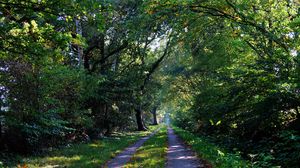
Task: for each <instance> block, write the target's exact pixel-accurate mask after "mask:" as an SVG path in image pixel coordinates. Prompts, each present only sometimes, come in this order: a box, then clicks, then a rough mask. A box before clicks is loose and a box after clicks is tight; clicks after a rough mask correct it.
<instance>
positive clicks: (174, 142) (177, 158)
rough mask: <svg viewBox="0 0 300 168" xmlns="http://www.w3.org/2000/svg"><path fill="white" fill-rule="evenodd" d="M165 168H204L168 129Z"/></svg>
mask: <svg viewBox="0 0 300 168" xmlns="http://www.w3.org/2000/svg"><path fill="white" fill-rule="evenodd" d="M167 158H168V162H167V168H185V167H186V168H205V166H204V164H203V163H201V162H200V160H199V159H198V158H197V156H196V155H195V154H194V152H193V151H191V150H190V149H189V148H188V147H187V146H186V145H185V144H184V143H183V142H182V141H181V140H180V139H179V137H178V136H177V135H176V134H174V131H173V129H172V128H170V127H169V128H168V153H167Z"/></svg>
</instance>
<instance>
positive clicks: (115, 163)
mask: <svg viewBox="0 0 300 168" xmlns="http://www.w3.org/2000/svg"><path fill="white" fill-rule="evenodd" d="M159 129H160V128H159ZM159 129H157V130H156V131H154V132H152V133H151V134H150V135H148V136H146V137H143V138H141V139H140V140H138V141H137V142H136V143H135V144H133V145H131V146H129V147H127V148H126V149H124V150H123V152H121V153H119V154H118V155H117V156H116V157H114V158H113V159H112V160H110V161H109V162H108V163H107V164H106V165H105V166H104V167H108V168H121V167H123V166H125V164H126V163H128V162H129V161H130V159H131V157H132V156H133V154H135V152H136V150H137V149H138V148H139V147H141V146H142V145H143V144H144V143H145V142H146V141H147V140H148V139H149V138H151V137H152V136H153V135H155V134H156V133H157V132H158V130H159Z"/></svg>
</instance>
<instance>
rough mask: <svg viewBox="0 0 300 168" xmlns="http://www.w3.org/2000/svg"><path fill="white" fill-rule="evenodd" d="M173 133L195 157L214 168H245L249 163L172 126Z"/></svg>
mask: <svg viewBox="0 0 300 168" xmlns="http://www.w3.org/2000/svg"><path fill="white" fill-rule="evenodd" d="M172 128H173V129H174V131H175V133H176V134H177V135H179V136H180V137H181V138H182V140H184V141H185V142H186V143H187V144H188V145H189V146H191V148H192V149H193V150H194V151H195V152H196V153H197V155H198V156H199V157H200V158H201V159H204V160H206V161H208V162H209V163H210V164H212V167H215V168H229V167H231V168H246V167H250V166H249V163H248V162H247V161H245V160H243V159H242V158H241V157H240V156H239V154H232V153H229V152H226V151H225V150H224V149H221V148H220V147H218V146H217V145H215V144H213V143H210V142H208V141H207V140H206V139H205V138H201V137H199V136H196V135H194V134H192V133H190V132H188V131H186V130H183V129H181V128H178V127H175V126H172Z"/></svg>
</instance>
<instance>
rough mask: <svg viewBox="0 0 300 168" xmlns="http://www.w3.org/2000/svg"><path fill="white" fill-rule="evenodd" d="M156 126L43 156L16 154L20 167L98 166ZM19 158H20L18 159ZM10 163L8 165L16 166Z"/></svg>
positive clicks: (88, 167) (74, 145)
mask: <svg viewBox="0 0 300 168" xmlns="http://www.w3.org/2000/svg"><path fill="white" fill-rule="evenodd" d="M157 128H158V127H157V126H151V127H150V129H149V131H145V132H131V133H116V134H114V135H113V136H112V137H108V138H104V139H101V140H97V141H94V142H90V143H81V144H73V145H71V146H70V147H65V148H63V149H56V150H53V151H52V152H49V153H48V154H46V155H44V156H35V157H28V158H21V157H20V156H18V158H19V159H16V160H18V162H21V164H20V165H19V166H20V167H22V166H23V167H29V168H35V167H70V168H72V167H74V168H78V167H84V168H94V167H100V166H101V165H103V164H104V163H105V162H107V161H108V160H110V159H111V158H112V157H114V156H115V155H116V154H117V153H119V152H121V151H122V150H123V149H125V148H126V147H128V146H129V145H131V144H133V143H134V142H136V141H137V140H138V139H140V138H141V137H143V136H146V135H149V134H150V133H151V132H152V131H153V130H155V129H157ZM20 158H21V159H20ZM17 165H18V164H17V163H11V165H8V167H17Z"/></svg>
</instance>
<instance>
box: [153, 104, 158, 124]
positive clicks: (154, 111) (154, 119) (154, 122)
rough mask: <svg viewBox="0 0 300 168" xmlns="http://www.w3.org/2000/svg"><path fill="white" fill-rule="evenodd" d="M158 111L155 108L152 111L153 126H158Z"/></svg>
mask: <svg viewBox="0 0 300 168" xmlns="http://www.w3.org/2000/svg"><path fill="white" fill-rule="evenodd" d="M156 110H157V107H154V108H153V109H152V111H151V113H152V115H153V123H152V124H153V125H158V123H157V116H156Z"/></svg>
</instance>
